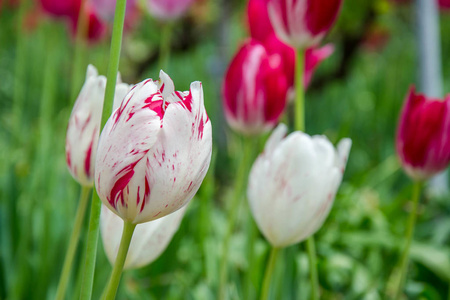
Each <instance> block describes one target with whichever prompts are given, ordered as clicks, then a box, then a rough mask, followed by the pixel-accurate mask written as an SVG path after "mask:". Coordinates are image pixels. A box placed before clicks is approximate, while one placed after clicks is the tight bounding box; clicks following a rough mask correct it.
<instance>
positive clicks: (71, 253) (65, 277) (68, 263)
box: [55, 186, 91, 300]
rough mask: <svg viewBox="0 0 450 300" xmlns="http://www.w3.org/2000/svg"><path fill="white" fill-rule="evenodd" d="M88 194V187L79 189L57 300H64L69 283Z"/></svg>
mask: <svg viewBox="0 0 450 300" xmlns="http://www.w3.org/2000/svg"><path fill="white" fill-rule="evenodd" d="M90 193H91V188H90V187H85V186H83V187H82V188H81V194H80V201H79V203H78V209H77V214H76V216H75V223H74V225H73V230H72V235H71V236H70V240H69V247H68V248H67V252H66V257H65V259H64V264H63V269H62V272H61V277H60V278H59V284H58V289H57V291H56V298H55V299H57V300H62V299H64V295H65V293H66V288H67V283H68V282H69V277H70V270H71V268H72V263H73V259H74V257H75V252H76V250H77V245H78V240H79V239H80V232H81V228H82V227H83V220H84V215H85V213H86V208H87V204H88V201H89V194H90Z"/></svg>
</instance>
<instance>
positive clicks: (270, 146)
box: [264, 123, 288, 153]
mask: <svg viewBox="0 0 450 300" xmlns="http://www.w3.org/2000/svg"><path fill="white" fill-rule="evenodd" d="M287 131H288V128H287V126H286V125H284V124H283V123H280V124H279V125H278V126H277V128H275V130H274V131H273V132H272V134H271V135H270V137H269V139H268V140H267V142H266V146H265V147H264V149H265V151H266V152H268V153H272V152H273V151H274V150H275V148H276V147H277V146H278V144H279V143H280V142H281V141H282V140H283V138H284V137H285V136H286V133H287Z"/></svg>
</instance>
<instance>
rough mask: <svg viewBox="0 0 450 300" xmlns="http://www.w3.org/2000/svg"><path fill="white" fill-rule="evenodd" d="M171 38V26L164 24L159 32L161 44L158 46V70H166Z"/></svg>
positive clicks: (167, 23)
mask: <svg viewBox="0 0 450 300" xmlns="http://www.w3.org/2000/svg"><path fill="white" fill-rule="evenodd" d="M171 38H172V24H171V23H169V22H164V24H163V28H162V31H161V42H160V45H159V68H160V69H161V70H166V69H167V66H168V64H169V58H170V47H171Z"/></svg>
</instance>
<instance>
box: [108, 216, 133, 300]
mask: <svg viewBox="0 0 450 300" xmlns="http://www.w3.org/2000/svg"><path fill="white" fill-rule="evenodd" d="M135 228H136V224H133V223H131V222H128V221H124V226H123V231H122V239H121V240H120V246H119V252H118V253H117V257H116V262H115V263H114V268H113V270H112V272H111V277H110V278H109V283H108V286H107V287H106V289H105V290H104V292H103V296H102V299H104V300H113V299H115V298H116V292H117V288H118V287H119V282H120V277H121V275H122V270H123V266H124V265H125V260H126V258H127V253H128V248H129V247H130V243H131V238H132V237H133V232H134V229H135Z"/></svg>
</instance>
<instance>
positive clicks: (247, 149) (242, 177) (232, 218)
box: [219, 138, 252, 300]
mask: <svg viewBox="0 0 450 300" xmlns="http://www.w3.org/2000/svg"><path fill="white" fill-rule="evenodd" d="M249 142H250V140H249V139H248V138H244V141H243V143H242V148H243V149H242V151H241V153H242V159H241V163H240V164H239V167H238V171H237V175H236V181H235V186H234V195H233V199H232V203H231V211H230V212H229V215H228V227H227V231H226V233H225V238H224V241H223V248H222V249H223V250H222V260H221V262H220V277H219V280H220V281H219V299H220V300H224V299H225V298H226V285H227V279H228V265H227V263H228V252H229V249H230V240H231V236H232V234H233V230H234V228H235V224H236V219H237V215H238V211H239V207H240V204H241V200H242V193H243V192H244V189H245V187H246V182H247V180H248V179H247V174H248V167H249V164H250V162H251V155H252V154H251V150H252V145H251V144H250V143H249Z"/></svg>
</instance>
